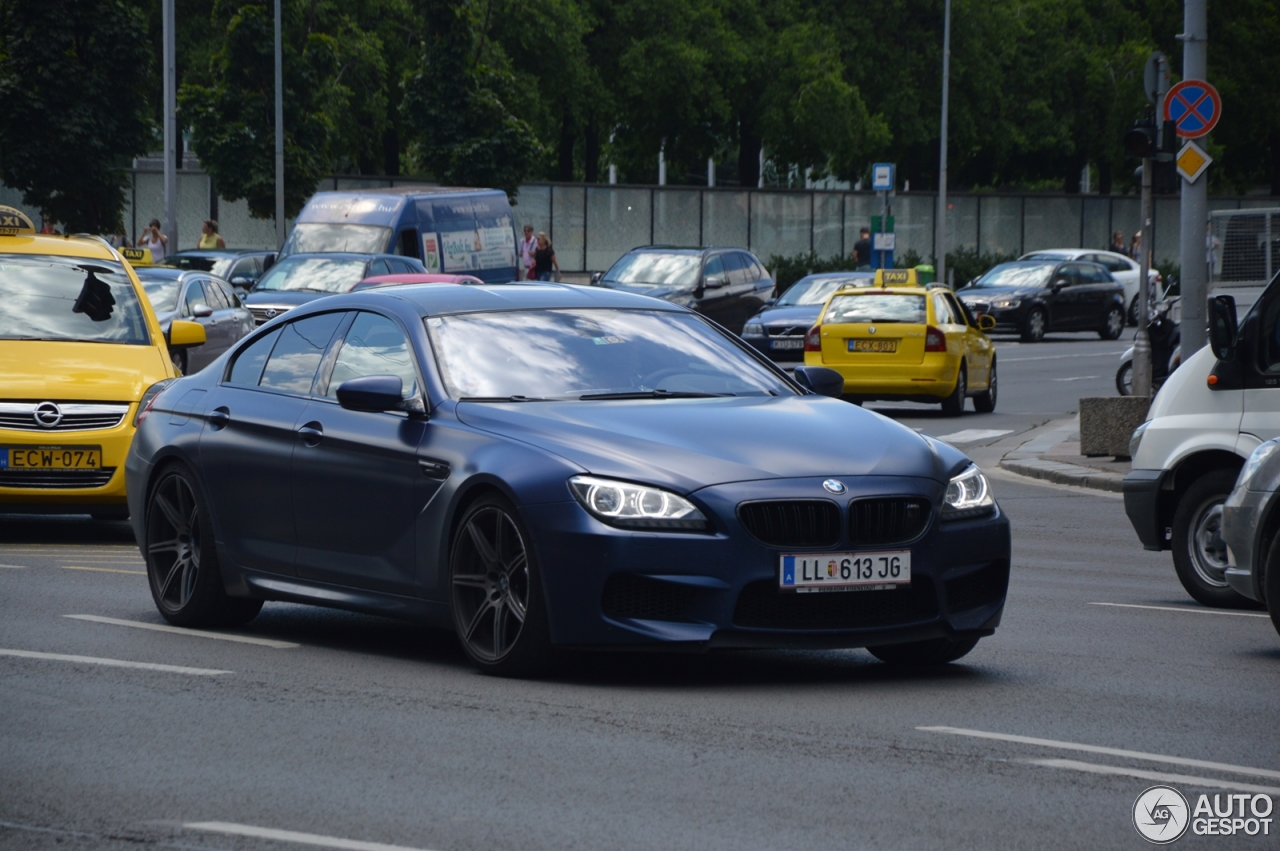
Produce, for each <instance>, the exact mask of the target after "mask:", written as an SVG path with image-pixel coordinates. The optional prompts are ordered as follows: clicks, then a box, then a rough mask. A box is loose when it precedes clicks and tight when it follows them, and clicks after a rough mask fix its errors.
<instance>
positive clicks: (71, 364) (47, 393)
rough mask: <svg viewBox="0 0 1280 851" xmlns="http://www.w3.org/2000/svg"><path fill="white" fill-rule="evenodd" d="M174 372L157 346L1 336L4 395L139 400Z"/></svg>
mask: <svg viewBox="0 0 1280 851" xmlns="http://www.w3.org/2000/svg"><path fill="white" fill-rule="evenodd" d="M170 377H171V375H170V372H169V370H168V368H167V367H166V364H165V360H164V357H163V355H162V354H161V352H160V349H159V348H157V347H156V346H126V345H121V344H114V343H58V342H46V341H43V340H0V399H25V400H31V401H44V400H46V399H47V400H49V401H53V402H58V401H64V400H65V401H72V400H74V401H77V402H136V401H137V400H138V399H140V398H142V393H143V391H144V390H146V389H147V388H148V387H150V386H151V385H152V384H155V383H156V382H157V381H161V380H163V379H165V378H170Z"/></svg>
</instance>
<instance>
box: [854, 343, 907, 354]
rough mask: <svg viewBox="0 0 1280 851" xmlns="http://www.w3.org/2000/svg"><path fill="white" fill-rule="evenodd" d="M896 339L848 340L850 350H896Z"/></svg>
mask: <svg viewBox="0 0 1280 851" xmlns="http://www.w3.org/2000/svg"><path fill="white" fill-rule="evenodd" d="M897 350H898V341H897V340H850V341H849V351H851V352H896V351H897Z"/></svg>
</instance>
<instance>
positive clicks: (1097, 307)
mask: <svg viewBox="0 0 1280 851" xmlns="http://www.w3.org/2000/svg"><path fill="white" fill-rule="evenodd" d="M956 295H957V296H958V297H959V298H960V300H961V301H963V302H964V303H965V306H967V307H968V308H969V311H970V312H971V313H973V314H974V315H975V316H976V315H979V314H983V313H985V314H987V315H988V316H991V317H993V318H994V319H995V320H996V327H995V331H996V332H997V333H999V332H1005V333H1016V334H1020V335H1022V339H1023V340H1025V341H1026V342H1029V343H1034V342H1039V341H1040V340H1043V339H1044V335H1045V333H1047V332H1049V331H1097V332H1098V336H1100V337H1102V339H1104V340H1114V339H1116V338H1117V337H1119V336H1120V334H1121V332H1123V331H1124V324H1125V310H1124V287H1123V286H1122V285H1120V284H1119V283H1117V282H1116V279H1115V278H1113V277H1111V273H1110V272H1108V271H1107V270H1106V269H1105V268H1103V267H1102V266H1100V265H1099V264H1097V263H1086V262H1084V261H1080V260H1071V261H1067V262H1058V261H1054V260H1048V261H1045V260H1018V261H1016V262H1013V263H1001V264H1000V265H999V266H996V267H994V268H993V269H991V271H989V272H987V273H986V274H985V275H983V276H982V277H980V278H978V279H977V280H976V281H973V282H972V283H970V284H969V286H967V287H965V288H963V289H961V290H957V291H956Z"/></svg>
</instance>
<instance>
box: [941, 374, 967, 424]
mask: <svg viewBox="0 0 1280 851" xmlns="http://www.w3.org/2000/svg"><path fill="white" fill-rule="evenodd" d="M966 372H967V370H966V369H965V365H964V361H961V362H960V371H959V372H958V373H956V389H955V390H954V391H953V392H952V393H951V395H950V396H948V397H947V398H945V399H943V400H942V415H943V416H944V417H958V416H960V415H961V414H963V413H964V400H965V394H966V393H967V392H968V390H969V387H968V381H967V380H966V375H965V373H966Z"/></svg>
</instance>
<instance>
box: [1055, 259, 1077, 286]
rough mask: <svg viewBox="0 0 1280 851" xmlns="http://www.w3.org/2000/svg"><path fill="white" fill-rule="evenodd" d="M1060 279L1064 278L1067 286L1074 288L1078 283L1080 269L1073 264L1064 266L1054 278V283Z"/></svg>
mask: <svg viewBox="0 0 1280 851" xmlns="http://www.w3.org/2000/svg"><path fill="white" fill-rule="evenodd" d="M1060 278H1066V279H1067V286H1069V287H1074V286H1075V285H1076V284H1078V283H1080V267H1079V266H1077V265H1076V264H1075V263H1068V264H1066V265H1065V266H1063V267H1062V268H1060V269H1059V270H1058V273H1057V275H1055V276H1054V280H1055V281H1056V280H1058V279H1060Z"/></svg>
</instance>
